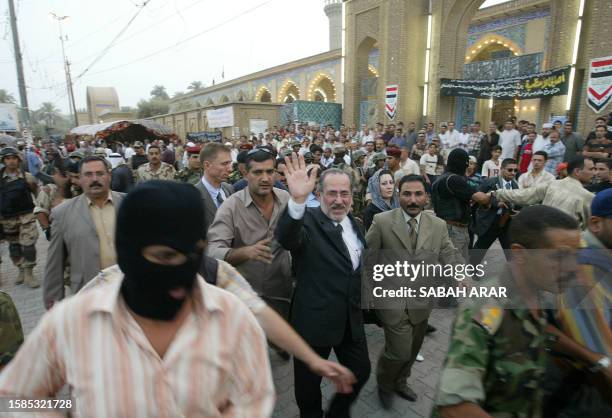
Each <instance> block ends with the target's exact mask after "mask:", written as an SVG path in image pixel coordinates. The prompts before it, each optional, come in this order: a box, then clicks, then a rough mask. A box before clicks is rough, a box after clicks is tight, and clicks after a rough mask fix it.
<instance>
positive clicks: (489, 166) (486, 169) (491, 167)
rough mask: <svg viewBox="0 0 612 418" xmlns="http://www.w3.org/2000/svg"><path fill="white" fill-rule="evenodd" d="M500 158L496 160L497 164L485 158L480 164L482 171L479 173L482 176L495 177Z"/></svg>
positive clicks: (497, 173)
mask: <svg viewBox="0 0 612 418" xmlns="http://www.w3.org/2000/svg"><path fill="white" fill-rule="evenodd" d="M500 165H501V158H500V159H498V160H497V164H495V162H493V160H487V161H485V162H484V164H483V165H482V172H481V173H480V175H481V176H482V177H497V176H498V175H499V170H500V169H501V167H500Z"/></svg>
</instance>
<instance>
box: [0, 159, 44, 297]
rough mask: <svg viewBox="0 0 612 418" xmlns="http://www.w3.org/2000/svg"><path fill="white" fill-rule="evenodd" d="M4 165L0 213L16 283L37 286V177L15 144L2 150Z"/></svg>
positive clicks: (1, 175)
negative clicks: (22, 165) (24, 165)
mask: <svg viewBox="0 0 612 418" xmlns="http://www.w3.org/2000/svg"><path fill="white" fill-rule="evenodd" d="M0 160H1V161H2V163H3V164H4V168H2V169H1V170H0V214H1V215H2V220H1V221H0V222H1V223H2V227H3V229H4V234H5V236H6V240H7V241H8V242H9V254H10V257H11V260H12V261H13V264H15V265H16V266H17V267H18V268H19V274H18V276H17V281H16V282H15V283H16V284H21V283H24V282H25V283H26V285H27V286H29V287H32V288H35V287H38V281H37V280H36V279H35V278H34V275H33V272H32V270H33V268H34V266H35V265H36V240H37V239H38V228H37V227H36V217H35V215H34V213H33V210H34V198H33V197H32V194H34V195H37V194H38V181H37V180H36V179H35V178H34V177H33V176H32V175H31V174H30V173H28V172H26V171H22V170H21V169H20V168H19V166H20V163H21V160H22V156H21V154H20V153H19V151H17V150H16V149H15V148H12V147H7V148H4V149H3V150H2V151H0Z"/></svg>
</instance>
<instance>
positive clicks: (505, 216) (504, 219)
mask: <svg viewBox="0 0 612 418" xmlns="http://www.w3.org/2000/svg"><path fill="white" fill-rule="evenodd" d="M517 172H518V165H517V163H516V160H515V159H514V158H506V159H504V160H503V161H502V163H501V170H500V173H499V176H497V177H492V178H488V179H486V180H485V181H483V182H482V184H481V185H480V190H479V191H481V192H484V193H489V192H490V191H492V190H499V189H507V190H510V189H518V188H519V185H518V183H517V182H516V180H515V179H514V178H515V176H516V173H517ZM514 211H515V208H513V207H508V206H507V205H506V204H505V203H503V202H493V204H492V205H491V207H490V208H485V207H483V206H480V207H479V208H478V210H477V211H476V220H475V221H476V229H475V232H476V234H478V240H477V241H476V243H475V244H474V248H473V249H472V251H471V254H470V262H471V263H472V264H480V262H481V261H482V259H483V258H484V257H485V255H486V254H487V250H488V249H489V247H490V246H491V245H492V244H493V243H494V242H495V240H496V239H499V243H500V244H501V246H502V248H503V249H504V250H507V249H509V248H510V241H509V238H508V229H509V228H510V222H511V218H510V215H512V214H513V212H514Z"/></svg>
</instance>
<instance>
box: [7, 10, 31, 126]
mask: <svg viewBox="0 0 612 418" xmlns="http://www.w3.org/2000/svg"><path fill="white" fill-rule="evenodd" d="M8 4H9V14H10V19H11V30H12V32H13V50H14V51H15V65H16V66H17V83H18V84H19V100H20V101H21V118H22V119H21V122H22V125H23V126H26V127H28V128H30V127H31V125H30V108H29V107H28V93H27V91H26V86H25V77H24V76H23V60H22V57H21V46H20V45H19V33H18V32H17V16H16V15H15V4H14V3H13V0H8Z"/></svg>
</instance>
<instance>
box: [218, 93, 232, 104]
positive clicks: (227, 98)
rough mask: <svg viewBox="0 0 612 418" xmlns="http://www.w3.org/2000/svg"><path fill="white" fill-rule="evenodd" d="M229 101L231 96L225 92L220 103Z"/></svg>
mask: <svg viewBox="0 0 612 418" xmlns="http://www.w3.org/2000/svg"><path fill="white" fill-rule="evenodd" d="M229 101H230V100H229V97H227V96H226V95H225V94H224V95H223V96H221V97H220V98H219V103H227V102H229Z"/></svg>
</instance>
